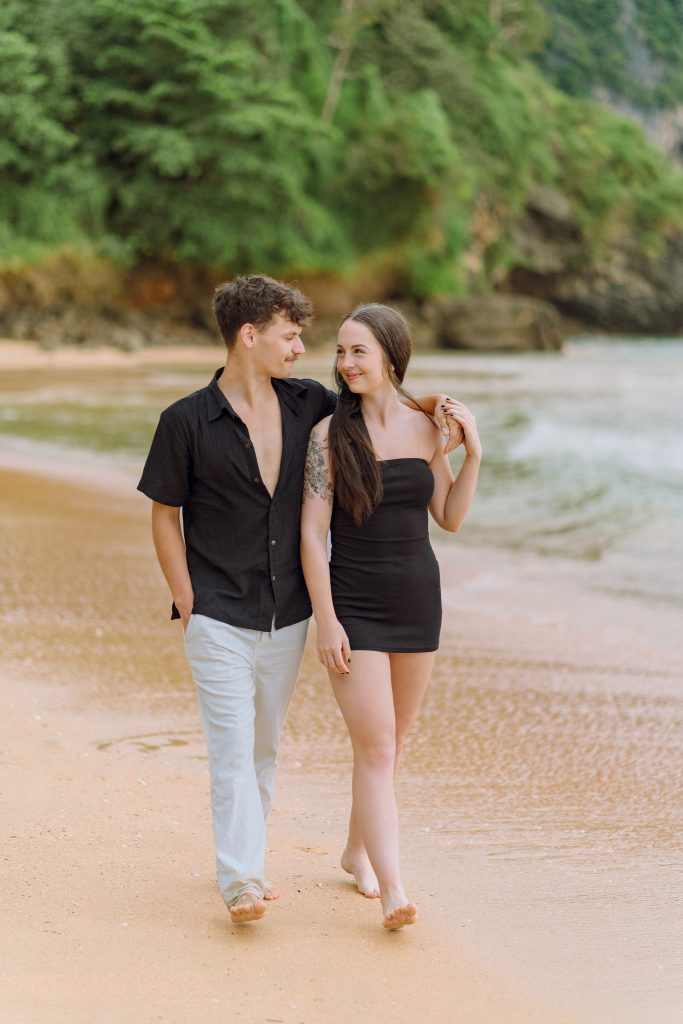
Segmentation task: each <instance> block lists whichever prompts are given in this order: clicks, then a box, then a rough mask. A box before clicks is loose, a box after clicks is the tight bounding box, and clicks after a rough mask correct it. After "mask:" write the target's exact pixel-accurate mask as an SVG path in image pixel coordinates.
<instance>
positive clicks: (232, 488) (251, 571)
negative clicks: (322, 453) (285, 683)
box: [138, 369, 336, 630]
mask: <svg viewBox="0 0 683 1024" xmlns="http://www.w3.org/2000/svg"><path fill="white" fill-rule="evenodd" d="M221 373H222V369H219V370H217V371H216V373H215V375H214V378H213V380H212V381H211V383H210V384H209V385H208V387H205V388H201V389H200V390H199V391H196V392H195V393H194V394H192V395H187V397H185V398H181V399H180V400H179V401H177V402H174V404H173V405H171V406H169V407H168V409H165V410H164V412H162V414H161V418H160V419H159V425H158V426H157V429H156V432H155V434H154V438H153V440H152V446H151V448H150V452H149V455H148V456H147V461H146V463H145V468H144V470H143V473H142V477H141V479H140V483H139V484H138V490H140V491H142V492H143V494H146V495H147V497H148V498H151V499H152V500H153V501H157V502H160V503H161V504H162V505H173V506H177V507H182V510H183V533H184V536H185V550H186V554H187V564H188V568H189V570H190V578H191V580H192V587H193V590H194V608H193V611H194V612H195V613H197V614H200V615H207V616H208V617H209V618H212V619H218V620H219V621H220V622H227V623H230V624H231V625H233V626H245V627H247V628H248V629H259V630H270V629H271V626H272V623H273V620H274V621H275V627H276V628H277V629H282V628H283V627H284V626H291V625H292V624H293V623H295V622H300V621H301V620H302V619H305V618H308V616H309V615H310V614H311V605H310V601H309V598H308V593H307V591H306V584H305V582H304V577H303V572H302V570H301V561H300V558H299V543H300V533H299V518H300V514H301V495H302V491H303V476H304V463H305V460H306V450H307V445H308V435H309V433H310V431H311V428H312V427H313V426H315V424H316V423H317V422H318V421H319V420H321V419H323V417H325V416H328V415H329V414H330V413H331V412H333V411H334V406H335V402H336V396H335V395H334V394H333V392H331V391H328V390H327V388H325V387H323V385H322V384H320V383H318V381H315V380H292V379H286V380H278V379H273V381H272V384H273V388H274V389H275V393H276V394H277V397H278V400H279V402H280V409H281V413H282V461H281V464H280V475H279V478H278V482H277V486H276V488H275V493H274V494H273V496H272V497H271V495H270V494H269V493H268V490H267V488H266V487H265V485H264V483H263V482H262V480H261V479H260V472H259V467H258V462H257V461H256V455H255V453H254V448H253V445H252V444H251V439H250V437H249V432H248V430H247V428H246V426H245V424H244V422H243V421H242V420H241V419H240V417H239V416H238V415H237V413H236V412H235V411H234V409H233V408H232V406H231V405H230V403H229V402H228V400H227V398H226V397H225V395H224V394H223V392H222V391H221V389H220V388H219V386H218V379H219V377H220V375H221ZM172 617H173V618H178V617H179V616H178V612H177V610H176V608H175V607H174V608H173V611H172Z"/></svg>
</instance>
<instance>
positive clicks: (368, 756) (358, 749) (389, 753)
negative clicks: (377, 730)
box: [353, 732, 396, 771]
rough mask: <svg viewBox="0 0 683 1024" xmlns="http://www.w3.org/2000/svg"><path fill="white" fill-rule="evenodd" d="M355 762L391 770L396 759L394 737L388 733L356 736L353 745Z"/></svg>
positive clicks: (369, 766)
mask: <svg viewBox="0 0 683 1024" xmlns="http://www.w3.org/2000/svg"><path fill="white" fill-rule="evenodd" d="M353 749H354V756H355V759H356V761H357V762H360V763H361V764H363V766H364V767H367V768H370V769H373V770H376V771H377V770H383V769H386V770H388V771H393V769H394V761H395V760H396V738H395V736H394V735H393V734H392V733H390V732H387V733H382V734H375V735H370V736H363V737H360V738H357V739H356V741H355V742H354V745H353Z"/></svg>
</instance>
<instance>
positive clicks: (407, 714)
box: [341, 652, 436, 898]
mask: <svg viewBox="0 0 683 1024" xmlns="http://www.w3.org/2000/svg"><path fill="white" fill-rule="evenodd" d="M435 657H436V652H432V653H427V654H390V655H389V662H390V666H391V689H392V694H393V700H394V715H395V721H396V757H395V760H394V781H395V780H396V776H397V775H398V766H399V762H400V758H401V750H402V748H403V741H404V740H405V738H406V735H407V733H408V730H409V729H410V726H411V725H412V723H413V722H414V720H415V717H416V715H417V713H418V711H419V709H420V705H421V703H422V700H423V697H424V695H425V692H426V690H427V686H428V685H429V680H430V677H431V674H432V668H433V665H434V658H435ZM341 864H342V867H343V868H344V870H345V871H348V873H349V874H350V875H353V876H354V878H355V880H356V886H357V887H358V891H359V892H360V893H362V894H363V896H367V897H370V898H372V897H374V896H379V886H378V882H377V878H376V877H375V873H374V871H373V869H372V865H371V863H370V858H369V857H368V854H367V851H366V849H365V843H364V842H363V836H362V834H361V831H360V827H359V825H358V822H357V820H356V814H355V811H354V807H353V804H352V805H351V816H350V819H349V838H348V841H347V844H346V849H345V850H344V852H343V854H342V858H341Z"/></svg>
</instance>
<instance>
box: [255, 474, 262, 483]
mask: <svg viewBox="0 0 683 1024" xmlns="http://www.w3.org/2000/svg"><path fill="white" fill-rule="evenodd" d="M254 483H255V484H260V483H261V477H260V476H255V477H254Z"/></svg>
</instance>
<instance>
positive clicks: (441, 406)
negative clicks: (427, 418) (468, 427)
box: [434, 395, 465, 454]
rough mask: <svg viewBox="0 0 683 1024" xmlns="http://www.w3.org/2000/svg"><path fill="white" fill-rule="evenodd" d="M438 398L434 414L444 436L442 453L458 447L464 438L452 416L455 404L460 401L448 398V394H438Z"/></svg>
mask: <svg viewBox="0 0 683 1024" xmlns="http://www.w3.org/2000/svg"><path fill="white" fill-rule="evenodd" d="M438 398H439V401H438V402H437V405H436V409H435V411H434V416H435V418H436V422H437V423H438V424H439V430H440V431H441V434H442V436H443V438H444V442H445V444H444V448H443V450H444V454H448V452H452V451H453V449H454V448H457V447H459V445H461V444H462V443H463V441H464V439H465V432H464V430H463V429H462V426H461V424H460V423H459V422H458V420H457V419H456V417H455V416H454V412H455V409H456V406H457V405H461V404H462V403H460V402H456V400H455V399H454V398H450V397H449V396H448V395H439V396H438ZM463 408H464V406H463Z"/></svg>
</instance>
